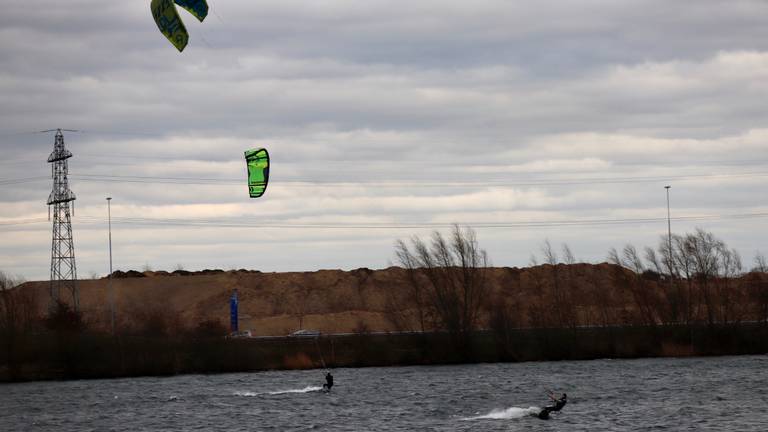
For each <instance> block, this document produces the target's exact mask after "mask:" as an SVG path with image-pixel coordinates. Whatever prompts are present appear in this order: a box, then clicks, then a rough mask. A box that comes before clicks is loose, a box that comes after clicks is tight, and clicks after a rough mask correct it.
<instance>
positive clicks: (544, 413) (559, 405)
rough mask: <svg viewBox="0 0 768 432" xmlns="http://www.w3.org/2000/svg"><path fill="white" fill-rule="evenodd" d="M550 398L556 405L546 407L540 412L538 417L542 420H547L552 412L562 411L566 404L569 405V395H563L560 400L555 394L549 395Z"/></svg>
mask: <svg viewBox="0 0 768 432" xmlns="http://www.w3.org/2000/svg"><path fill="white" fill-rule="evenodd" d="M549 398H550V399H552V402H554V403H555V404H554V405H549V406H545V407H544V408H542V409H541V411H540V412H539V415H538V417H539V418H540V419H542V420H546V419H548V418H549V413H551V412H552V411H560V410H561V409H563V407H564V406H565V404H567V403H568V395H566V394H565V393H563V395H562V396H561V397H560V399H557V398H556V397H555V395H554V394H553V393H550V394H549Z"/></svg>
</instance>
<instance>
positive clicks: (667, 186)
mask: <svg viewBox="0 0 768 432" xmlns="http://www.w3.org/2000/svg"><path fill="white" fill-rule="evenodd" d="M671 187H672V186H670V185H666V186H664V189H669V188H671Z"/></svg>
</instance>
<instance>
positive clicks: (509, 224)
mask: <svg viewBox="0 0 768 432" xmlns="http://www.w3.org/2000/svg"><path fill="white" fill-rule="evenodd" d="M762 218H768V212H758V213H736V214H709V215H688V216H676V217H673V218H671V220H673V221H677V222H701V221H719V220H745V219H762ZM77 219H78V221H77V223H78V224H85V225H96V224H103V223H104V221H103V217H101V216H89V215H83V216H80V217H78V218H77ZM666 221H667V218H666V217H650V218H609V219H560V220H551V221H497V222H459V224H460V225H466V226H471V227H473V228H477V229H484V228H537V227H538V228H545V227H570V226H606V225H608V226H609V225H641V224H652V223H663V222H666ZM44 222H46V219H45V218H29V219H22V220H11V221H0V226H15V225H26V224H36V223H44ZM112 222H113V223H115V224H121V225H148V226H194V227H220V228H270V229H423V228H446V227H450V226H453V224H454V223H453V222H400V223H398V222H361V223H351V222H347V223H344V222H340V223H298V222H294V223H292V222H276V221H264V220H259V219H258V218H230V219H227V218H217V219H172V218H142V217H113V218H112Z"/></svg>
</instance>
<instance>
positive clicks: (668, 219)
mask: <svg viewBox="0 0 768 432" xmlns="http://www.w3.org/2000/svg"><path fill="white" fill-rule="evenodd" d="M671 187H672V186H669V185H667V186H664V189H666V190H667V240H668V241H669V244H668V246H669V272H670V276H672V274H671V273H672V222H671V220H670V217H669V188H671Z"/></svg>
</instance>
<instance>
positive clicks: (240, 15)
mask: <svg viewBox="0 0 768 432" xmlns="http://www.w3.org/2000/svg"><path fill="white" fill-rule="evenodd" d="M211 10H212V12H213V13H212V14H211V16H209V17H208V19H207V20H206V22H205V23H202V24H200V23H196V22H195V20H194V18H192V17H191V16H189V15H188V14H186V12H182V14H183V15H184V20H185V23H187V27H188V29H189V31H190V34H191V41H190V45H189V46H188V48H187V49H186V50H185V52H184V53H182V54H178V53H177V52H176V51H175V50H174V49H173V47H172V46H171V45H170V44H169V43H168V42H167V41H166V40H165V39H164V37H163V36H162V35H161V34H160V33H159V32H158V31H157V29H156V27H155V24H154V22H153V21H152V19H151V14H150V13H149V8H148V6H147V5H146V4H144V3H135V4H133V3H131V2H127V3H126V2H111V3H103V2H96V1H93V0H81V1H73V2H67V4H66V5H62V4H61V2H53V1H36V2H34V7H31V6H30V5H28V4H22V3H19V4H12V5H7V7H6V8H5V10H4V14H3V15H2V16H0V94H2V95H3V96H2V102H0V149H2V150H3V154H4V156H5V159H4V160H3V161H0V171H1V172H2V175H0V238H2V242H0V269H2V270H4V271H8V272H10V273H14V274H15V273H18V274H21V275H23V276H26V277H28V278H33V279H35V278H40V279H44V278H45V277H47V271H48V260H49V258H48V254H49V248H50V234H49V231H50V226H49V225H48V224H47V223H46V222H45V221H44V219H45V217H46V214H47V211H46V207H45V205H44V201H45V199H46V197H47V196H48V193H49V191H50V187H51V185H50V180H49V179H47V178H45V177H46V176H49V174H50V171H49V170H50V168H49V166H48V164H47V163H45V159H46V158H47V155H48V153H50V151H51V148H52V142H53V138H52V136H51V135H50V134H28V133H24V132H30V131H36V130H41V129H49V128H52V127H53V128H55V127H65V128H74V129H82V130H84V131H85V132H83V133H67V134H66V142H67V145H68V146H69V148H70V149H71V150H72V151H73V153H74V154H75V157H74V158H72V159H71V160H70V162H71V164H70V166H71V172H72V177H71V179H70V180H71V184H72V187H73V190H74V191H75V193H77V195H78V200H77V202H76V206H77V210H76V211H77V213H76V214H77V216H76V217H75V219H74V224H75V244H76V247H77V253H78V263H79V264H78V268H79V269H81V275H83V276H87V274H88V273H89V272H91V271H94V272H97V273H100V274H103V273H104V272H105V260H104V251H105V250H106V244H105V242H106V240H105V238H106V237H105V235H104V229H105V223H104V217H105V214H106V209H105V202H104V198H105V197H106V196H107V195H110V196H113V197H114V200H113V204H114V207H113V210H114V211H113V215H114V216H115V218H116V220H115V230H116V233H115V234H116V235H115V256H116V258H117V259H116V265H117V267H119V268H124V269H125V268H138V267H141V266H142V265H144V264H145V263H149V264H151V265H153V266H154V267H155V268H171V267H173V266H175V265H176V264H179V263H181V264H184V265H185V266H187V267H188V268H202V267H229V266H232V267H254V268H260V269H263V270H288V269H291V270H311V269H316V268H325V267H342V268H352V267H358V266H369V267H381V266H384V265H386V264H387V262H388V261H389V260H391V257H392V248H391V246H392V242H393V241H394V239H396V238H403V237H408V236H410V235H412V234H427V233H428V232H429V230H430V227H429V226H428V225H425V224H428V223H438V222H439V223H449V222H454V221H456V222H477V223H481V222H511V221H518V222H521V221H522V222H536V221H578V220H587V219H610V218H618V219H622V218H623V219H626V218H657V217H661V218H663V217H664V216H665V214H666V208H665V196H664V190H663V188H662V186H663V185H664V184H667V183H670V182H671V183H672V184H673V189H672V191H671V192H672V196H673V207H674V214H675V215H678V216H701V215H714V216H718V215H719V216H722V215H726V216H727V215H732V214H751V213H760V212H766V211H768V210H767V209H766V208H765V206H764V205H763V204H762V203H761V202H760V199H759V197H761V196H762V195H764V189H765V187H764V185H765V178H766V177H765V176H764V174H765V173H766V172H768V169H767V167H768V146H766V145H765V143H766V141H768V128H767V127H766V124H765V119H766V118H768V115H767V114H768V112H766V108H765V106H764V105H765V104H764V101H765V100H767V99H768V85H766V84H765V83H768V27H766V26H765V25H764V23H765V19H766V18H767V17H768V3H766V2H763V1H736V2H733V1H728V2H723V1H714V0H713V1H708V2H704V3H702V2H672V3H670V2H662V1H643V2H635V1H629V2H614V1H588V2H579V3H578V4H571V3H567V2H554V1H546V2H526V3H522V2H508V1H501V0H498V1H492V0H488V1H479V2H444V1H427V2H418V3H417V4H413V2H410V3H408V2H392V1H372V2H364V3H359V2H349V1H329V2H321V3H313V2H309V3H307V2H291V1H289V2H285V1H266V2H256V3H253V2H218V1H215V2H214V1H211ZM19 132H21V133H19ZM258 146H266V147H268V148H269V149H270V151H271V153H272V156H273V163H274V164H273V168H272V184H271V186H270V188H269V190H268V193H267V195H266V196H265V197H264V198H262V199H259V200H249V199H247V198H246V191H245V189H244V188H243V186H242V184H239V181H238V179H241V178H243V175H244V163H243V161H242V152H243V150H245V149H247V148H251V147H258ZM716 174H725V175H727V176H721V177H716V176H715V177H713V176H711V175H716ZM88 175H101V176H105V175H106V176H136V178H133V179H127V178H125V177H111V178H107V180H111V181H105V180H104V178H103V177H102V178H101V179H97V178H93V177H88ZM681 176H688V177H681ZM707 176H709V177H707ZM30 177H41V178H39V179H29V178H30ZM150 177H153V178H154V177H180V178H192V179H197V180H194V181H192V183H193V184H188V185H183V184H182V185H180V184H171V183H157V181H158V180H157V179H153V178H150ZM600 178H604V179H607V182H600V181H596V179H600ZM632 178H635V179H639V178H642V181H641V180H636V181H630V182H625V183H616V181H627V180H631V179H632ZM19 179H28V180H23V181H20V182H18V181H15V180H19ZM203 179H206V180H203ZM208 179H217V180H219V184H213V185H212V184H197V183H210V182H211V181H212V180H208ZM8 180H14V181H12V182H8ZM129 180H130V181H129ZM3 181H5V183H3ZM552 183H554V184H552ZM137 218H144V219H146V218H149V219H152V220H155V222H152V224H149V225H148V224H147V221H146V220H140V219H137ZM157 219H161V220H167V219H174V220H175V222H174V224H167V223H166V224H162V225H161V224H159V223H158V222H157V221H156V220H157ZM36 221H39V222H36ZM184 221H186V222H184ZM189 221H196V222H195V223H197V224H198V225H194V226H191V225H188V224H187V223H189ZM765 221H766V218H759V217H758V218H750V219H744V220H734V219H729V218H727V217H726V218H722V219H719V220H718V219H716V218H714V217H712V218H709V219H704V220H700V221H678V222H675V223H674V229H675V230H681V231H682V230H690V229H693V228H694V227H695V226H703V227H705V228H711V229H712V230H713V231H715V233H716V234H719V235H721V236H722V237H723V238H724V239H725V240H726V241H728V242H729V243H730V244H731V245H732V246H734V247H737V248H739V249H740V250H741V251H742V253H743V254H744V256H745V258H748V257H749V256H750V255H751V254H752V253H753V252H754V250H755V249H762V250H766V249H768V247H766V246H765V242H766V238H765V236H764V235H762V234H761V233H764V232H766V230H765ZM22 222H23V224H21V223H22ZM28 222H36V223H28ZM166 222H167V221H166ZM313 222H315V223H324V224H341V225H342V228H322V229H320V228H311V229H310V228H298V227H295V224H298V223H302V224H306V223H313ZM3 223H5V225H3ZM10 223H14V224H13V225H10ZM366 223H367V224H374V223H380V224H389V225H391V227H389V228H387V229H361V228H355V227H352V226H349V225H346V227H345V226H344V225H345V224H358V225H360V224H366ZM269 224H272V225H275V224H283V225H285V226H289V227H288V228H276V227H264V226H260V225H269ZM292 224H294V228H290V226H291V225H292ZM399 224H420V225H419V227H412V226H400V225H399ZM230 225H235V226H230ZM664 231H665V224H664V223H653V222H648V223H639V222H634V223H630V224H617V225H610V226H592V225H587V226H581V227H578V228H573V227H565V226H553V227H548V228H547V227H540V226H539V227H531V226H527V227H523V228H512V227H506V228H481V229H480V232H479V237H480V240H481V241H482V242H483V244H484V245H485V246H486V247H487V248H488V249H489V252H490V253H491V256H492V258H493V261H494V263H495V264H496V265H524V264H526V263H527V261H528V257H529V255H530V253H531V252H537V251H538V245H539V243H540V242H541V241H542V240H543V239H544V238H545V237H548V238H550V239H551V240H552V241H553V242H554V243H558V242H561V241H566V242H569V243H570V244H571V247H572V248H573V250H574V252H575V253H576V255H577V256H578V257H579V258H582V259H586V260H601V259H602V258H603V257H604V255H605V251H606V250H607V249H608V247H610V246H618V245H619V244H618V243H622V242H625V241H632V242H635V243H636V244H638V245H655V244H656V242H657V239H658V236H659V235H661V234H663V233H664ZM254 249H256V250H258V251H259V253H256V252H252V250H254ZM264 249H267V250H268V254H266V255H265V254H264V253H262V251H263V250H264Z"/></svg>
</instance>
